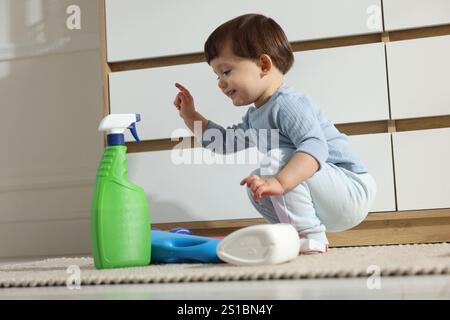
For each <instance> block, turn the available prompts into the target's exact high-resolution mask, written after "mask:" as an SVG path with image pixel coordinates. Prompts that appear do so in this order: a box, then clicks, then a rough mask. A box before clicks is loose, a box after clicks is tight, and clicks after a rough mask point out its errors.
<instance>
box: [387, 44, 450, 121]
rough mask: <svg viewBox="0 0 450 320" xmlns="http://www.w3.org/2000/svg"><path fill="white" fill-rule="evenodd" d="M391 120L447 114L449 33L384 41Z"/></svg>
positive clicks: (449, 99)
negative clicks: (385, 42)
mask: <svg viewBox="0 0 450 320" xmlns="http://www.w3.org/2000/svg"><path fill="white" fill-rule="evenodd" d="M386 49H387V62H388V75H389V94H390V101H391V115H392V119H402V118H415V117H426V116H437V115H445V114H450V58H449V57H450V36H440V37H431V38H423V39H414V40H405V41H395V42H389V43H387V44H386Z"/></svg>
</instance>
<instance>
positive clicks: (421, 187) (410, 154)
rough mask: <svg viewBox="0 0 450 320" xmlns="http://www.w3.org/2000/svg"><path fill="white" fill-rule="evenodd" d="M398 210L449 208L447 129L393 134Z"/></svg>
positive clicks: (449, 160) (449, 175) (449, 134)
mask: <svg viewBox="0 0 450 320" xmlns="http://www.w3.org/2000/svg"><path fill="white" fill-rule="evenodd" d="M393 146H394V164H395V183H396V187H397V202H398V209H399V210H418V209H434V208H450V192H449V190H450V167H449V164H450V149H449V146H450V128H444V129H432V130H420V131H410V132H397V133H394V134H393Z"/></svg>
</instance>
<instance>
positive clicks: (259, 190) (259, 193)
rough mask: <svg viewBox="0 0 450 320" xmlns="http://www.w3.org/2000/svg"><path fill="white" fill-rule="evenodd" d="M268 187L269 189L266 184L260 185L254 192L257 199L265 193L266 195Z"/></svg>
mask: <svg viewBox="0 0 450 320" xmlns="http://www.w3.org/2000/svg"><path fill="white" fill-rule="evenodd" d="M266 189H267V186H265V185H260V186H259V187H258V188H257V189H256V190H255V191H254V192H253V194H254V198H255V200H259V199H261V198H262V197H263V195H264V193H265V191H266Z"/></svg>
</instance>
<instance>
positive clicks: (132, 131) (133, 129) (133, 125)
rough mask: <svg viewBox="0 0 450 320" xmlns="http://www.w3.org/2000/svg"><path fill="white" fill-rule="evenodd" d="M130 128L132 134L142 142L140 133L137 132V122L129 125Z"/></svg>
mask: <svg viewBox="0 0 450 320" xmlns="http://www.w3.org/2000/svg"><path fill="white" fill-rule="evenodd" d="M128 129H130V131H131V134H132V135H133V137H134V139H135V140H136V141H137V142H141V140H140V139H139V137H138V134H137V132H136V123H133V124H131V126H129V127H128Z"/></svg>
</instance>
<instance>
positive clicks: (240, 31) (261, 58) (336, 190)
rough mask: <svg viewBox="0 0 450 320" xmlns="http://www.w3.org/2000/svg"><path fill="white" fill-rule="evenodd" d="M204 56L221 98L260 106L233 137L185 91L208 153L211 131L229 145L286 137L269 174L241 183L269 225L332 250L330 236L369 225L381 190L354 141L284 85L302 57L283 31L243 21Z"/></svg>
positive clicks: (190, 122)
mask: <svg viewBox="0 0 450 320" xmlns="http://www.w3.org/2000/svg"><path fill="white" fill-rule="evenodd" d="M204 51H205V52H204V53H205V57H206V61H207V63H208V64H209V65H210V66H211V67H212V69H213V71H214V72H215V73H216V74H217V76H218V86H219V88H220V90H221V91H222V92H223V93H224V94H225V95H226V96H227V97H229V98H230V100H231V101H232V103H233V104H234V105H235V106H236V107H239V106H246V105H252V106H251V107H249V108H248V110H247V113H246V114H245V116H244V117H243V118H242V122H241V123H239V124H237V125H233V126H231V127H228V128H227V129H225V128H223V127H221V126H220V125H218V124H217V123H215V122H213V121H211V120H207V119H205V118H204V117H203V116H202V115H201V114H200V113H198V112H197V111H196V109H195V106H194V99H193V97H192V96H191V94H190V93H189V91H188V90H187V89H186V88H185V87H183V86H182V85H181V84H178V83H176V84H175V85H176V87H177V88H178V89H179V90H180V91H179V92H178V94H177V96H176V98H175V101H174V105H175V106H176V108H177V109H178V111H179V115H180V116H181V117H182V118H183V120H184V122H185V123H186V125H187V126H188V127H189V128H190V129H191V130H192V132H194V123H195V122H196V121H198V122H197V123H201V128H202V131H201V132H202V133H201V134H200V135H199V136H197V137H196V138H197V139H198V140H199V141H200V143H201V144H202V146H203V147H207V146H208V144H207V143H206V141H204V139H202V138H203V136H204V133H205V131H207V130H209V129H215V130H218V132H220V133H221V134H222V138H223V142H224V145H227V143H229V142H230V141H226V140H227V136H228V137H229V135H227V134H226V130H234V131H236V130H242V131H243V132H245V131H246V130H249V129H253V130H261V129H266V130H271V129H276V130H278V131H277V132H278V141H277V143H276V145H277V146H276V148H272V144H270V143H268V144H267V145H266V147H267V149H268V152H267V153H266V156H265V161H263V163H265V164H266V165H265V167H264V170H262V169H263V168H262V167H261V168H259V169H257V170H255V171H254V172H252V173H251V174H250V175H249V176H248V177H246V178H244V179H243V180H242V181H241V185H245V186H246V190H247V193H248V195H249V198H250V201H251V202H252V204H253V206H254V207H255V208H256V209H257V210H258V211H259V212H260V213H261V215H262V216H263V217H264V218H265V219H266V220H267V221H268V222H269V223H280V222H281V223H290V224H291V225H293V226H294V227H295V228H296V230H297V231H298V233H299V236H300V238H305V239H313V240H316V241H319V242H321V243H322V244H324V245H328V239H327V237H326V234H325V231H330V232H338V231H343V230H347V229H350V228H353V227H355V226H356V225H358V224H359V223H361V222H362V221H363V220H364V219H365V217H366V216H367V213H368V211H369V210H370V207H371V205H372V203H373V201H374V198H375V195H376V183H375V181H374V179H373V178H372V176H371V175H370V174H369V173H368V172H367V169H366V167H365V165H364V164H363V163H362V162H361V160H360V159H359V158H358V156H357V155H356V153H355V152H354V150H353V149H352V147H351V145H350V144H349V142H348V140H347V137H346V135H344V134H342V133H340V132H339V131H338V130H337V129H336V127H335V126H334V125H333V124H332V123H331V122H330V121H329V120H327V119H326V118H325V117H324V115H323V114H322V113H321V111H320V110H319V109H318V108H317V107H316V106H315V105H314V103H313V102H312V101H311V100H310V99H309V98H308V97H307V96H305V95H303V94H300V93H298V92H296V91H295V90H294V89H292V88H290V87H289V86H287V85H286V84H285V83H284V79H283V77H284V75H285V74H286V73H287V72H288V71H289V69H290V68H291V66H292V64H293V62H294V56H293V53H292V49H291V46H290V44H289V42H288V40H287V38H286V35H285V33H284V32H283V30H282V28H281V27H280V26H279V25H278V24H277V23H276V22H275V21H274V20H273V19H271V18H268V17H265V16H263V15H259V14H246V15H242V16H239V17H237V18H235V19H232V20H230V21H228V22H226V23H224V24H223V25H221V26H219V27H218V28H217V29H216V30H214V32H213V33H212V34H211V35H210V36H209V38H208V39H207V41H206V43H205V48H204ZM194 134H195V132H194ZM233 139H234V138H233ZM249 146H250V144H244V147H245V148H248V147H249ZM224 150H225V149H224ZM228 151H229V150H228ZM236 151H238V149H236V148H234V149H233V150H232V152H236Z"/></svg>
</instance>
